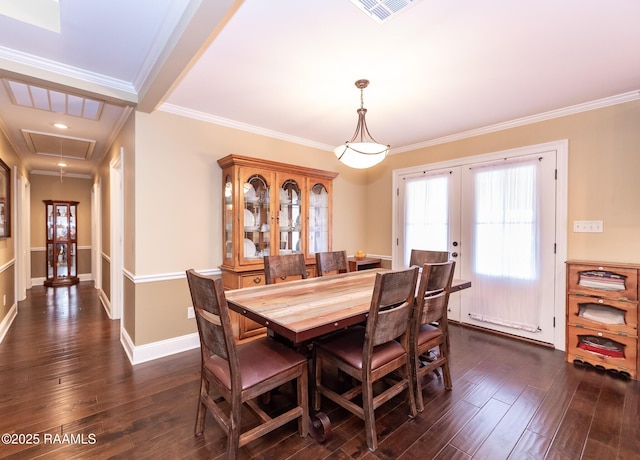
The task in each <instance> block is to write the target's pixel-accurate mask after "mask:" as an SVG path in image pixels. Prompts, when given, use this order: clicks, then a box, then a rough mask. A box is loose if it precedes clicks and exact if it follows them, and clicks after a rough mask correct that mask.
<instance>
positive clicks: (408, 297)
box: [363, 267, 418, 372]
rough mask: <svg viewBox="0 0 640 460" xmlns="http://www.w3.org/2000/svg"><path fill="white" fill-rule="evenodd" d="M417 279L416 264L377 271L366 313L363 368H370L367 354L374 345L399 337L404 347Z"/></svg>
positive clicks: (366, 369)
mask: <svg viewBox="0 0 640 460" xmlns="http://www.w3.org/2000/svg"><path fill="white" fill-rule="evenodd" d="M417 280H418V267H411V268H409V269H406V270H397V271H392V272H385V273H377V274H376V281H375V286H374V289H373V296H372V297H371V306H370V308H369V316H368V317H367V326H366V327H367V332H366V335H365V341H364V354H363V371H365V372H367V371H370V369H371V362H370V356H371V354H372V353H373V347H375V346H376V345H380V344H382V343H386V342H389V341H391V340H394V339H397V338H399V337H401V338H402V339H401V343H403V345H404V346H405V348H406V346H407V344H408V342H407V341H406V340H408V337H406V336H407V334H406V333H407V331H408V329H409V328H408V326H409V319H410V316H411V311H412V309H413V304H414V300H415V293H416V283H417Z"/></svg>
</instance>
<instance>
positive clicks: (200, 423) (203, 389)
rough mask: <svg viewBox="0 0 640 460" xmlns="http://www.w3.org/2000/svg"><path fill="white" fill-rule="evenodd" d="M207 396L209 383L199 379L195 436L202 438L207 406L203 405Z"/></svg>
mask: <svg viewBox="0 0 640 460" xmlns="http://www.w3.org/2000/svg"><path fill="white" fill-rule="evenodd" d="M208 394H209V382H207V379H205V378H204V377H200V395H199V396H198V409H197V411H196V426H195V430H194V431H195V435H196V436H202V432H203V431H204V422H205V418H206V416H207V406H206V404H205V403H204V401H205V399H206V397H207V395H208Z"/></svg>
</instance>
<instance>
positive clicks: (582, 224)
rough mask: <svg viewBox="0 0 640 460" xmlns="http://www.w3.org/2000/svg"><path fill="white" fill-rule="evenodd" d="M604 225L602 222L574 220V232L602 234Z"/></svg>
mask: <svg viewBox="0 0 640 460" xmlns="http://www.w3.org/2000/svg"><path fill="white" fill-rule="evenodd" d="M602 228H603V224H602V221H601V220H574V221H573V231H574V232H576V233H577V232H586V233H602V231H603V230H602Z"/></svg>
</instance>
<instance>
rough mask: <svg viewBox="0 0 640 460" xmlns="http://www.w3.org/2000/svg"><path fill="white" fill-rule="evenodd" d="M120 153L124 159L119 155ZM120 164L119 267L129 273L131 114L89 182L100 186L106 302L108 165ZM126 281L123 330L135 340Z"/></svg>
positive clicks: (131, 251) (108, 290) (131, 239)
mask: <svg viewBox="0 0 640 460" xmlns="http://www.w3.org/2000/svg"><path fill="white" fill-rule="evenodd" d="M122 153H124V157H121V154H122ZM118 160H119V162H120V168H121V170H122V172H123V175H124V179H123V195H124V197H123V201H124V210H123V214H124V216H123V220H124V222H123V227H124V235H123V238H124V241H123V253H124V254H123V258H124V260H123V265H124V267H125V269H127V270H132V269H133V266H134V260H135V259H134V257H135V252H134V237H135V227H134V222H135V194H134V188H133V184H134V183H135V115H134V113H133V112H132V113H131V115H130V116H129V117H128V118H127V120H126V121H125V123H124V125H123V127H122V129H121V130H120V132H119V133H118V136H117V137H116V139H115V140H114V142H113V144H111V146H110V148H109V151H108V152H107V154H106V155H105V157H104V159H103V160H102V162H101V164H100V167H99V169H98V171H97V174H96V175H95V177H94V179H93V182H94V184H97V185H99V186H100V201H101V219H102V226H101V240H100V244H101V246H102V247H101V248H100V250H101V254H100V266H101V272H102V273H101V290H102V292H101V295H102V296H103V298H104V299H105V301H106V302H111V285H112V281H111V227H110V225H111V178H110V174H111V170H110V168H111V166H110V165H111V163H112V162H113V161H116V162H117V161H118ZM126 283H127V281H126V280H125V279H124V276H123V311H122V321H123V328H124V329H125V330H126V331H127V332H128V334H129V335H130V337H132V338H133V337H135V298H134V295H133V293H132V290H130V289H126V286H127V284H126Z"/></svg>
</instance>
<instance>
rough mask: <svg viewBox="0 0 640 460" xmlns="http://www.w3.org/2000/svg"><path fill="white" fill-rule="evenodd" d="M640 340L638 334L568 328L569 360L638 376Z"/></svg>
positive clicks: (633, 376) (634, 376)
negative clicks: (637, 337) (637, 360)
mask: <svg viewBox="0 0 640 460" xmlns="http://www.w3.org/2000/svg"><path fill="white" fill-rule="evenodd" d="M637 346H638V341H637V339H636V338H634V337H624V336H619V335H615V334H611V333H608V332H603V331H598V330H594V329H587V328H580V327H575V326H569V327H567V351H566V352H567V361H569V362H574V361H575V360H578V361H582V362H585V363H589V364H591V365H593V366H600V367H602V368H604V369H607V370H609V369H612V370H616V371H619V372H627V373H628V374H629V375H630V376H631V377H632V378H634V379H635V378H636V357H637Z"/></svg>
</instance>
